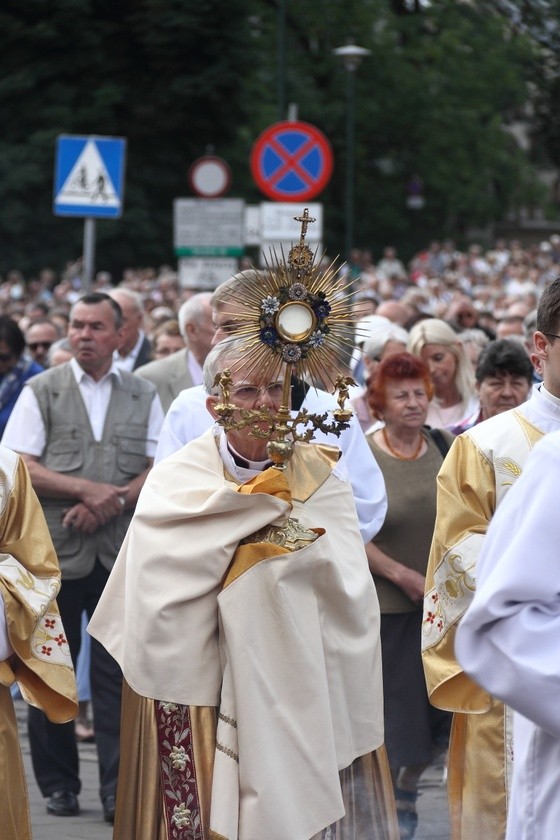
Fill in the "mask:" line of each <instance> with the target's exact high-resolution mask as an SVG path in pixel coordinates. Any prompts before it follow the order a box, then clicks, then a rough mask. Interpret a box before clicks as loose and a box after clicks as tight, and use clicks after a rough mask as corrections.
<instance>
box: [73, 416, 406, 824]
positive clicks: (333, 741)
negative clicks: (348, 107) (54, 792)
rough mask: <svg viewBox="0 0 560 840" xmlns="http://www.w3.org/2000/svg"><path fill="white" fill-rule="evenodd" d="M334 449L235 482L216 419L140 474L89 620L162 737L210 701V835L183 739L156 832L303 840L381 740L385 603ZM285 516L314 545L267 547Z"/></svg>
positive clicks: (328, 818) (327, 819) (307, 452)
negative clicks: (213, 720) (164, 817)
mask: <svg viewBox="0 0 560 840" xmlns="http://www.w3.org/2000/svg"><path fill="white" fill-rule="evenodd" d="M218 434H219V433H218ZM222 434H223V433H222ZM337 457H338V452H337V451H336V450H333V449H331V448H330V447H320V446H305V445H299V444H298V445H297V446H296V452H295V454H294V456H293V458H292V460H291V461H290V462H289V464H288V466H287V469H286V471H285V473H280V472H279V471H278V470H275V469H268V470H265V471H264V472H263V473H260V474H259V475H258V476H257V477H255V478H254V479H253V480H252V481H249V482H247V483H246V484H242V485H240V484H239V482H237V481H236V480H235V479H234V478H233V476H232V475H229V474H228V473H227V472H226V471H225V469H224V462H223V460H222V458H221V456H220V453H219V449H218V445H217V440H216V438H215V432H214V430H211V431H209V432H207V433H206V434H204V435H203V436H202V437H201V438H199V439H197V440H194V441H192V442H191V443H189V444H188V445H187V446H186V447H184V448H183V449H181V450H180V451H179V452H178V453H176V454H175V455H172V456H171V457H169V458H167V459H165V460H164V461H162V462H161V463H160V464H158V465H157V466H156V467H155V468H154V469H153V470H152V472H151V473H150V475H149V477H148V480H147V481H146V484H145V486H144V488H143V490H142V493H141V495H140V499H139V501H138V506H137V509H136V514H135V517H134V520H133V522H132V525H131V527H130V529H129V532H128V535H127V537H126V540H125V543H124V545H123V547H122V550H121V552H120V554H119V556H118V558H117V561H116V564H115V567H114V570H113V572H112V574H111V576H110V579H109V581H108V584H107V586H106V588H105V591H104V593H103V596H102V598H101V601H100V604H99V606H98V608H97V610H96V612H95V614H94V617H93V619H92V621H91V623H90V628H89V629H90V632H91V633H92V634H93V635H94V636H95V637H96V638H98V639H99V640H100V641H101V642H102V643H103V644H104V645H105V646H106V648H107V649H108V650H109V651H110V652H111V653H112V654H113V656H114V657H115V658H116V659H117V661H118V662H119V664H120V665H121V667H122V669H123V672H124V676H125V679H126V682H127V684H128V686H129V687H130V689H131V690H132V691H133V692H134V693H135V694H136V695H139V696H140V697H141V698H152V699H153V700H156V701H158V703H157V706H158V709H159V710H160V714H161V716H162V717H163V718H164V721H163V727H164V730H165V732H166V738H167V742H166V743H167V744H168V747H169V744H170V743H171V742H172V740H173V738H174V737H175V736H176V735H177V734H178V733H179V730H181V727H183V729H184V728H185V722H184V718H182V722H180V723H177V725H174V724H173V723H172V722H171V721H172V719H173V720H175V721H177V715H178V714H179V712H180V710H181V709H183V708H184V707H190V710H191V713H192V712H193V707H215V708H216V709H217V710H218V725H217V736H216V738H217V740H216V748H215V757H214V760H213V762H212V763H213V769H212V768H210V770H211V782H210V788H211V794H210V799H211V804H210V812H211V813H210V817H209V823H210V827H209V830H207V829H206V828H205V827H204V821H205V819H206V818H205V816H204V814H202V815H199V814H198V813H196V810H195V808H194V806H193V802H194V797H193V796H192V795H191V794H190V793H189V792H188V784H187V782H188V779H186V780H185V779H184V780H183V782H184V783H185V785H186V787H185V785H184V786H183V788H181V784H182V783H183V782H181V780H180V779H176V778H175V782H176V784H175V782H173V779H172V778H171V777H172V776H174V775H175V777H176V776H177V772H176V771H177V769H178V767H179V765H180V764H181V763H182V762H181V761H180V760H179V759H178V758H177V756H180V755H183V754H184V751H183V752H181V751H180V750H181V749H183V745H181V747H179V746H178V742H177V743H175V745H174V746H171V747H169V750H168V752H169V754H170V756H171V771H170V772H169V773H167V774H164V775H165V780H164V783H163V787H164V793H165V796H166V798H167V799H168V800H169V801H170V802H172V803H173V801H174V800H173V797H175V805H174V806H173V808H172V809H171V812H172V813H171V817H170V819H169V821H168V827H167V834H166V835H165V837H169V838H171V837H183V836H184V837H190V836H191V835H190V834H179V833H174V831H175V829H176V828H177V825H178V824H179V823H181V824H182V825H183V826H188V825H189V824H193V825H194V824H196V826H198V827H199V828H200V826H201V824H202V827H201V828H200V832H199V833H198V834H196V833H193V834H192V836H193V837H200V838H204V840H206V838H212V839H213V838H216V840H218V838H220V839H221V840H257V839H258V840H262V838H264V837H266V838H267V840H286V838H288V837H289V838H290V840H309V838H311V837H313V836H314V835H315V834H316V833H317V832H319V831H322V830H323V829H325V828H327V827H328V826H330V825H331V824H333V823H335V822H336V821H337V820H339V819H340V818H341V817H342V816H343V815H344V805H343V800H342V795H341V784H340V779H339V771H341V770H342V769H343V768H347V767H349V765H351V764H352V762H353V761H354V760H355V759H357V758H358V757H360V756H366V755H367V754H370V753H371V752H372V751H374V750H376V749H377V748H378V747H380V746H381V745H382V742H383V723H382V691H381V660H380V649H379V607H378V602H377V596H376V593H375V589H374V586H373V583H372V579H371V575H370V573H369V569H368V565H367V560H366V557H365V552H364V547H363V543H362V540H361V538H360V533H359V529H358V524H357V517H356V510H355V505H354V500H353V495H352V490H351V487H350V485H349V484H348V482H347V481H345V480H343V478H341V477H340V475H339V474H338V473H337V467H336V466H335V464H336V459H337ZM289 517H290V518H292V519H297V520H298V522H299V524H300V525H301V526H302V527H303V528H304V529H308V530H312V531H313V532H314V533H313V534H312V536H313V539H314V541H312V542H308V543H303V544H302V545H301V547H299V546H295V547H293V550H291V551H288V550H287V549H286V548H285V547H282V546H278V545H273V544H272V542H271V541H270V537H269V536H267V535H266V531H267V530H268V529H269V526H271V525H272V526H285V525H286V523H287V520H288V518H289ZM262 529H265V531H264V532H263V531H262ZM263 534H264V535H263ZM315 537H316V538H315ZM240 544H241V545H240ZM232 561H233V563H232ZM181 714H182V713H181ZM165 715H168V716H170V717H168V719H167V723H166V721H165ZM195 729H196V721H194V720H193V722H192V733H193V742H194V748H195V752H196V748H197V744H196V741H197V737H196V732H195ZM173 733H175V734H174V735H173ZM179 734H180V733H179ZM146 737H148V736H146ZM160 740H161V739H160ZM164 741H165V739H164ZM162 743H163V741H162ZM160 752H161V751H160ZM164 752H165V750H164ZM174 757H175V758H174ZM182 770H183V771H184V774H186V776H188V774H189V764H188V761H186V762H185V766H184V767H183V768H182ZM162 772H163V771H162ZM170 780H171V781H170ZM119 785H120V782H119ZM174 785H175V786H174ZM171 788H173V790H171ZM180 790H183V793H180V792H178V791H180ZM118 810H119V808H118V807H117V811H118ZM189 821H190V822H189ZM117 827H118V819H117V823H116V825H115V828H116V829H117ZM332 836H333V837H334V836H335V835H334V834H333V835H332ZM380 836H392V835H391V834H390V832H389V833H388V834H386V835H380Z"/></svg>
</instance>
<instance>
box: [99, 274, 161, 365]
mask: <svg viewBox="0 0 560 840" xmlns="http://www.w3.org/2000/svg"><path fill="white" fill-rule="evenodd" d="M109 296H110V297H112V298H113V300H116V301H117V303H118V304H119V306H120V308H121V311H122V317H123V323H122V329H121V344H120V346H119V347H118V348H117V349H116V350H115V353H114V360H115V364H116V365H117V367H119V368H121V370H127V371H128V372H129V373H131V372H132V371H133V370H136V368H139V367H141V366H142V365H145V364H147V362H149V361H150V359H151V358H152V344H151V342H150V340H149V338H147V337H146V333H145V332H144V330H143V329H142V323H143V321H144V302H143V300H142V295H140V294H139V293H138V292H134V291H133V290H132V289H127V288H125V287H123V288H118V289H111V291H110V292H109Z"/></svg>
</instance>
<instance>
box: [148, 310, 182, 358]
mask: <svg viewBox="0 0 560 840" xmlns="http://www.w3.org/2000/svg"><path fill="white" fill-rule="evenodd" d="M184 347H185V339H184V338H183V336H182V335H181V330H180V329H179V321H178V320H177V318H169V319H168V320H167V321H162V323H161V324H158V325H157V327H156V328H155V329H154V331H153V332H152V356H153V358H154V360H157V359H165V357H166V356H170V355H171V354H172V353H176V352H177V351H178V350H183V349H184Z"/></svg>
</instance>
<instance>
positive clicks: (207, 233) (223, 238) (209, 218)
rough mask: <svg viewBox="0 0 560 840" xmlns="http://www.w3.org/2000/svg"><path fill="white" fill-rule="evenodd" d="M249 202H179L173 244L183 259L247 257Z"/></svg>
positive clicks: (209, 199) (222, 199) (174, 220)
mask: <svg viewBox="0 0 560 840" xmlns="http://www.w3.org/2000/svg"><path fill="white" fill-rule="evenodd" d="M244 219H245V202H244V201H243V200H242V199H240V198H177V199H175V201H174V203H173V244H174V247H175V253H176V254H177V256H179V257H236V256H241V255H242V254H243V240H244Z"/></svg>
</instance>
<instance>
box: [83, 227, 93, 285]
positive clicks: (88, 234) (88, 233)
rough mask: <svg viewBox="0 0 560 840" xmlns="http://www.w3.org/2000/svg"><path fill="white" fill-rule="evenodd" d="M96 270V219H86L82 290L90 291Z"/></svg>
mask: <svg viewBox="0 0 560 840" xmlns="http://www.w3.org/2000/svg"><path fill="white" fill-rule="evenodd" d="M94 270H95V219H92V218H87V219H84V254H83V268H82V290H83V291H84V292H86V293H87V292H90V291H91V288H92V286H93V272H94Z"/></svg>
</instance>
